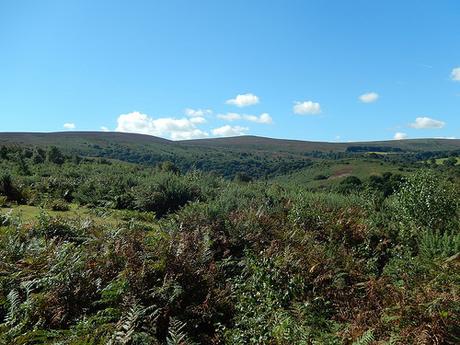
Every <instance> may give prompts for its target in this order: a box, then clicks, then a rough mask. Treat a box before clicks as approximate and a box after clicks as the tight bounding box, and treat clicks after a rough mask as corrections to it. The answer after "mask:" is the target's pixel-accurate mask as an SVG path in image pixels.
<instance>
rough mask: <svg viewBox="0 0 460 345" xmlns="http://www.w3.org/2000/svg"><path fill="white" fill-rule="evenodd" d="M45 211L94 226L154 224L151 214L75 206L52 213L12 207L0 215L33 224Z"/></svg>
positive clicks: (147, 225)
mask: <svg viewBox="0 0 460 345" xmlns="http://www.w3.org/2000/svg"><path fill="white" fill-rule="evenodd" d="M43 210H45V212H46V213H47V214H49V215H50V216H52V217H61V218H65V219H79V218H83V219H90V220H92V221H94V222H95V223H96V224H100V225H103V224H109V225H113V226H116V225H119V224H121V223H125V222H127V221H130V220H132V219H133V220H136V221H137V222H138V223H140V224H142V225H144V226H146V227H152V226H156V225H155V224H154V217H153V214H152V213H150V214H146V213H144V212H137V211H126V210H112V209H110V210H107V209H102V208H101V209H91V208H87V207H81V206H79V205H77V204H70V209H69V210H68V211H53V210H49V209H43V208H41V207H37V206H30V205H17V206H16V205H15V206H12V207H4V208H0V214H6V213H9V212H11V215H12V216H13V217H15V218H19V219H21V221H23V222H25V223H34V222H35V221H37V219H38V217H39V215H40V212H42V211H43Z"/></svg>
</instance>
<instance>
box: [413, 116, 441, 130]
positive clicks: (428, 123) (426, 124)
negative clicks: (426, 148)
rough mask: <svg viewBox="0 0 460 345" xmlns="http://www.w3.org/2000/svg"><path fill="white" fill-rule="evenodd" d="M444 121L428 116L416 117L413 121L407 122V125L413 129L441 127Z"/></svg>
mask: <svg viewBox="0 0 460 345" xmlns="http://www.w3.org/2000/svg"><path fill="white" fill-rule="evenodd" d="M445 124H446V123H445V122H443V121H439V120H435V119H431V118H429V117H426V116H423V117H417V118H416V119H415V121H414V122H412V123H411V124H409V127H412V128H415V129H430V128H443V127H444V126H445Z"/></svg>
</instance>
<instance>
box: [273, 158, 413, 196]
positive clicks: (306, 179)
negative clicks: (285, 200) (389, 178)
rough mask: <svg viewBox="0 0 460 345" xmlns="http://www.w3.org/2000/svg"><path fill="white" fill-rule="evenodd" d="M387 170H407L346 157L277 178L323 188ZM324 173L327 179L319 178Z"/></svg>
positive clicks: (376, 161) (377, 162)
mask: <svg viewBox="0 0 460 345" xmlns="http://www.w3.org/2000/svg"><path fill="white" fill-rule="evenodd" d="M385 172H391V173H399V174H405V173H407V171H404V169H401V168H400V167H399V166H396V165H393V164H389V163H385V162H380V161H378V160H370V159H353V160H351V159H345V160H340V161H327V162H320V163H317V164H315V165H313V166H312V167H309V168H307V169H303V170H301V171H298V172H293V173H291V174H288V175H284V176H280V177H277V178H276V181H278V182H280V183H293V182H294V183H296V184H297V185H302V186H305V187H309V188H313V189H322V188H324V187H330V186H332V185H335V184H339V183H340V182H341V181H342V180H343V179H344V178H346V177H347V176H351V175H353V176H356V177H358V178H360V179H366V178H368V177H369V176H371V175H382V174H383V173H385ZM321 175H323V176H324V177H327V178H326V179H318V177H319V176H321Z"/></svg>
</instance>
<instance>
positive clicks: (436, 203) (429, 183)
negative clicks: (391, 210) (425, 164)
mask: <svg viewBox="0 0 460 345" xmlns="http://www.w3.org/2000/svg"><path fill="white" fill-rule="evenodd" d="M455 193H456V191H455V187H454V186H453V185H452V184H451V183H449V182H447V181H445V180H443V179H442V178H440V177H439V176H437V175H436V174H434V173H432V172H430V171H421V172H417V173H415V174H414V175H412V176H410V177H409V178H408V179H407V180H406V181H405V183H404V184H403V185H402V187H401V189H400V191H399V192H398V193H397V194H396V199H395V206H396V210H395V212H396V214H395V216H396V217H397V218H399V220H400V221H402V222H403V223H405V224H407V225H409V226H410V224H413V225H415V226H416V227H427V228H429V229H433V230H435V229H440V230H441V229H444V228H445V227H446V226H447V225H448V224H450V223H452V222H453V221H455V220H456V219H457V209H458V198H456V196H455Z"/></svg>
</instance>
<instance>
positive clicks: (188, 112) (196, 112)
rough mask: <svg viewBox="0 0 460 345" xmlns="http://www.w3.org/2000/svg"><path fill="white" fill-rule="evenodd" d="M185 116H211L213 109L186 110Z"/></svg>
mask: <svg viewBox="0 0 460 345" xmlns="http://www.w3.org/2000/svg"><path fill="white" fill-rule="evenodd" d="M184 113H185V115H187V116H189V117H205V116H206V115H211V114H212V110H211V109H192V108H187V109H185V110H184Z"/></svg>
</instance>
